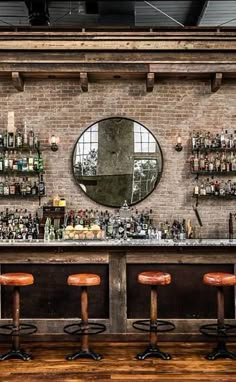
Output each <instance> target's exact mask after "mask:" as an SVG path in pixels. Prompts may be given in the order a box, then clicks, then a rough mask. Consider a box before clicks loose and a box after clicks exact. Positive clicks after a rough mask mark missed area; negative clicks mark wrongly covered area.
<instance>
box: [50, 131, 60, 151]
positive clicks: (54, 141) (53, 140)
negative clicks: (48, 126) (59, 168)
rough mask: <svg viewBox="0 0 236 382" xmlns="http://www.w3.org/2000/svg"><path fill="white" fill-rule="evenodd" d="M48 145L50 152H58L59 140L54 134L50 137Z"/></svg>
mask: <svg viewBox="0 0 236 382" xmlns="http://www.w3.org/2000/svg"><path fill="white" fill-rule="evenodd" d="M49 143H50V145H51V150H52V151H57V150H58V143H59V138H58V137H56V136H55V135H54V134H53V135H52V136H51V138H50V141H49Z"/></svg>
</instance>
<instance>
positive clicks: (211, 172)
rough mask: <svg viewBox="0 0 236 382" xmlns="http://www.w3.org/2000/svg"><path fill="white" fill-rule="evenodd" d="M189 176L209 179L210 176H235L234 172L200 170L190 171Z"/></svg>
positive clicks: (235, 172)
mask: <svg viewBox="0 0 236 382" xmlns="http://www.w3.org/2000/svg"><path fill="white" fill-rule="evenodd" d="M191 174H195V175H207V176H209V177H210V176H212V175H222V176H225V175H234V176H236V171H202V170H199V171H191Z"/></svg>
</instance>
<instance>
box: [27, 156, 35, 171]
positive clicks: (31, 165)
mask: <svg viewBox="0 0 236 382" xmlns="http://www.w3.org/2000/svg"><path fill="white" fill-rule="evenodd" d="M28 166H29V167H28V170H29V171H34V157H33V155H32V152H31V151H30V155H29V158H28Z"/></svg>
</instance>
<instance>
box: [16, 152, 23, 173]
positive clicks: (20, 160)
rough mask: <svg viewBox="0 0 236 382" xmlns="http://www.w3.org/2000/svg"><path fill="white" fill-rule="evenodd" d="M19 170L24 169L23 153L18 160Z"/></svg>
mask: <svg viewBox="0 0 236 382" xmlns="http://www.w3.org/2000/svg"><path fill="white" fill-rule="evenodd" d="M17 170H18V171H23V158H22V154H21V153H19V159H18V160H17Z"/></svg>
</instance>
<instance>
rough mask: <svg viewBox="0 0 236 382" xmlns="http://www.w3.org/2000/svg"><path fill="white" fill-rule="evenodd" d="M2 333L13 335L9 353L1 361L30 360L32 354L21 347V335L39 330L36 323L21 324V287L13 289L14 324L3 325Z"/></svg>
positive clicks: (0, 327)
mask: <svg viewBox="0 0 236 382" xmlns="http://www.w3.org/2000/svg"><path fill="white" fill-rule="evenodd" d="M0 329H1V330H3V331H0V335H3V336H11V337H12V348H11V350H9V351H8V352H7V353H5V354H3V355H2V356H0V361H5V360H8V359H20V360H23V361H29V360H30V359H32V356H31V355H30V354H28V353H26V352H25V351H24V350H23V349H21V348H20V338H19V336H20V335H29V334H33V333H35V332H36V331H37V328H36V326H35V325H31V324H20V287H18V286H15V287H14V289H13V324H9V325H1V326H0Z"/></svg>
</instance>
